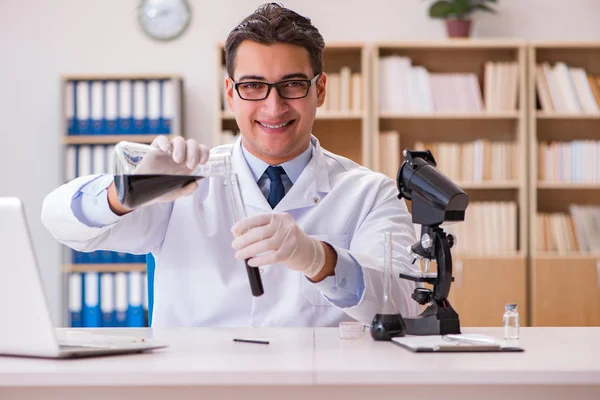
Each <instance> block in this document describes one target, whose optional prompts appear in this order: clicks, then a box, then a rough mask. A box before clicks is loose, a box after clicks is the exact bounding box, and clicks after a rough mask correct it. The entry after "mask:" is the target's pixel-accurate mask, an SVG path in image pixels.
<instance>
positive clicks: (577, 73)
mask: <svg viewBox="0 0 600 400" xmlns="http://www.w3.org/2000/svg"><path fill="white" fill-rule="evenodd" d="M528 59H529V66H528V68H529V77H530V79H529V82H528V91H529V109H530V113H529V132H530V144H529V150H530V155H529V159H530V171H531V175H530V176H531V178H532V182H531V185H530V194H529V197H530V210H529V213H528V214H529V219H530V222H529V225H530V227H531V229H530V240H529V243H530V254H531V285H530V293H531V317H532V323H533V324H534V325H538V326H598V325H600V252H599V251H598V250H599V249H598V248H597V247H596V246H597V243H598V242H599V241H598V236H597V233H596V232H595V231H594V230H593V227H594V225H593V224H591V225H588V224H587V221H594V220H595V215H596V211H585V212H582V211H581V208H579V211H578V209H577V208H575V209H574V208H573V205H580V207H581V206H600V174H598V167H597V165H598V163H597V161H596V160H597V159H598V156H599V155H600V151H599V150H598V149H599V146H597V145H596V144H597V143H598V141H600V109H599V108H600V80H599V78H598V77H600V42H595V43H586V42H579V43H577V42H532V43H531V44H530V46H529V57H528ZM590 77H591V79H587V78H590ZM590 229H591V230H590ZM587 239H589V242H588V243H586V241H587ZM594 242H595V243H594ZM590 244H591V248H590V246H589V245H590Z"/></svg>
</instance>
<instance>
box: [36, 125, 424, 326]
mask: <svg viewBox="0 0 600 400" xmlns="http://www.w3.org/2000/svg"><path fill="white" fill-rule="evenodd" d="M312 143H313V146H314V151H313V157H312V159H311V160H310V162H309V164H308V165H307V166H306V168H305V169H304V171H303V172H302V174H301V175H300V177H299V178H298V180H297V181H296V183H295V184H294V185H293V186H292V188H291V189H290V190H289V192H288V193H287V194H286V195H285V197H284V198H283V199H282V200H281V202H280V203H279V204H278V205H277V206H276V208H275V210H274V211H276V212H287V213H289V214H290V215H292V216H293V217H294V219H295V221H296V222H297V224H298V225H299V226H300V228H301V229H302V230H303V231H304V232H305V233H307V234H309V235H310V236H312V237H314V238H317V239H319V240H321V241H324V242H327V243H329V244H331V245H332V246H333V247H334V249H335V250H336V251H337V252H338V254H339V256H338V257H340V256H345V257H349V256H350V255H351V256H352V257H354V258H355V259H356V260H357V261H358V262H359V263H360V265H361V267H362V272H363V276H364V284H365V289H364V293H363V296H362V298H361V299H360V302H359V303H358V304H357V305H355V306H352V307H349V308H343V309H340V308H338V307H336V306H334V305H332V304H331V303H330V302H329V301H328V300H327V298H325V297H324V296H323V294H322V293H321V292H320V290H319V288H318V285H316V284H314V283H312V282H310V281H309V280H308V279H307V278H306V277H305V276H304V275H303V274H301V273H299V272H297V271H293V270H290V269H288V268H286V267H285V266H283V265H281V264H274V265H269V266H264V267H262V268H261V277H262V281H263V286H264V290H265V293H264V294H263V295H262V296H260V297H253V296H252V294H251V292H250V288H249V284H248V277H247V274H246V269H245V266H244V263H243V262H241V261H237V260H235V258H234V251H233V249H232V248H231V242H232V241H233V235H232V233H231V231H230V229H231V227H232V225H233V223H234V217H233V213H232V212H231V210H230V207H229V203H228V200H226V199H227V192H226V187H225V186H224V182H223V181H222V180H220V178H210V179H203V180H201V181H200V182H199V188H198V189H197V190H196V192H195V193H194V194H193V195H191V196H188V197H183V198H180V199H178V200H176V201H175V202H173V203H170V204H154V205H150V206H146V207H141V208H139V209H136V210H135V211H133V212H131V213H129V214H127V215H125V216H123V217H121V218H120V219H119V221H118V222H116V223H114V224H111V225H108V226H105V227H102V228H95V227H89V226H86V225H85V224H83V223H81V222H80V221H79V220H78V219H77V218H76V217H75V216H74V215H73V212H72V210H71V199H72V198H73V195H74V194H75V193H76V192H77V191H78V190H79V188H80V187H81V186H82V185H83V184H85V183H86V182H88V181H90V180H91V179H92V177H91V176H88V177H80V178H77V179H75V180H73V181H71V182H69V183H66V184H64V185H62V186H60V187H59V188H57V189H55V190H54V191H53V192H51V193H50V194H49V195H48V196H47V197H46V199H45V200H44V204H43V209H42V221H43V223H44V225H45V226H46V227H47V228H48V230H49V231H50V232H51V233H52V235H53V236H54V237H55V238H56V239H57V240H58V241H60V242H62V243H63V244H65V245H67V246H70V247H72V248H74V249H76V250H79V251H86V252H87V251H94V250H98V249H105V250H113V251H123V252H129V253H136V254H143V253H148V252H152V253H153V254H154V256H155V258H156V270H155V278H154V285H155V286H154V313H153V326H157V327H162V326H227V327H232V326H337V324H338V323H339V322H340V321H343V320H352V319H356V320H359V321H362V322H363V323H365V324H369V323H370V322H371V320H372V318H373V316H374V315H375V314H376V313H378V312H380V310H381V304H382V299H383V283H384V274H383V254H384V251H383V239H384V232H386V231H392V232H394V246H395V248H394V251H395V255H396V257H395V260H394V268H395V271H394V272H395V277H394V278H393V279H392V281H391V283H392V292H393V298H394V301H395V303H396V306H398V307H399V310H400V312H401V313H402V314H403V315H404V316H415V315H417V314H418V312H419V311H420V307H419V305H418V304H417V303H416V302H415V301H414V300H412V299H411V297H410V296H411V294H412V292H413V290H414V288H415V284H414V282H411V281H407V280H404V279H400V278H399V277H398V274H397V272H398V271H400V270H404V271H406V270H407V269H410V270H412V271H419V268H418V266H417V265H414V266H413V265H411V264H410V262H409V258H408V254H407V252H406V251H405V249H406V247H407V246H409V245H412V244H414V243H415V241H416V239H415V234H414V228H413V224H412V221H411V216H410V214H409V213H408V210H407V207H406V204H405V203H404V200H399V199H398V198H397V194H398V190H397V188H396V185H395V182H394V181H393V180H391V179H389V178H388V177H385V176H384V175H382V174H379V173H375V172H373V171H370V170H369V169H367V168H364V167H362V166H360V165H358V164H356V163H354V162H352V161H350V160H348V159H346V158H344V157H341V156H338V155H335V154H332V153H330V152H328V151H326V150H323V149H321V147H320V146H319V142H318V140H317V139H316V138H314V137H313V138H312ZM229 146H230V151H231V153H232V165H233V167H234V169H235V171H236V172H237V173H238V175H239V182H240V188H241V192H242V197H243V199H244V203H245V204H246V211H247V214H248V216H252V215H256V214H258V213H269V212H272V211H273V210H271V207H270V206H269V204H268V203H267V200H266V199H265V197H264V195H263V194H262V192H261V191H260V189H259V187H258V185H257V183H256V182H255V180H254V179H253V176H252V173H251V172H250V169H249V167H248V165H247V163H246V161H245V158H244V156H243V154H242V150H241V142H240V141H239V140H238V142H237V143H236V144H235V145H229ZM213 150H214V149H213ZM220 150H221V151H222V150H223V149H222V148H221V149H220ZM327 279H329V280H330V281H331V280H332V279H335V277H330V278H327ZM327 279H326V280H327Z"/></svg>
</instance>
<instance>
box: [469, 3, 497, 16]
mask: <svg viewBox="0 0 600 400" xmlns="http://www.w3.org/2000/svg"><path fill="white" fill-rule="evenodd" d="M474 8H476V9H477V10H481V11H486V12H489V13H492V14H496V10H494V9H493V8H491V7H490V6H488V5H486V4H477V5H476V6H475V7H474Z"/></svg>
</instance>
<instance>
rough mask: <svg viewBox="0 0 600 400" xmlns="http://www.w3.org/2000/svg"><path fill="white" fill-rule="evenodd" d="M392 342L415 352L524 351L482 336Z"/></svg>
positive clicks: (440, 337)
mask: <svg viewBox="0 0 600 400" xmlns="http://www.w3.org/2000/svg"><path fill="white" fill-rule="evenodd" d="M392 342H393V343H394V344H397V345H399V346H401V347H404V348H405V349H407V350H410V351H413V352H477V351H480V352H503V351H524V349H523V348H522V347H520V346H519V345H518V343H516V342H515V341H502V340H498V339H496V338H494V337H492V336H488V335H482V334H461V335H425V336H404V337H395V338H392Z"/></svg>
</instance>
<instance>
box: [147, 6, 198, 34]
mask: <svg viewBox="0 0 600 400" xmlns="http://www.w3.org/2000/svg"><path fill="white" fill-rule="evenodd" d="M190 19H191V11H190V7H189V5H188V4H187V1H186V0H142V2H141V3H140V5H139V7H138V20H139V23H140V26H141V27H142V29H143V30H144V32H146V33H147V34H148V35H149V36H150V37H152V38H154V39H158V40H172V39H175V38H176V37H178V36H179V35H181V34H182V33H183V32H184V31H185V29H186V28H187V27H188V25H189V23H190Z"/></svg>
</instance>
